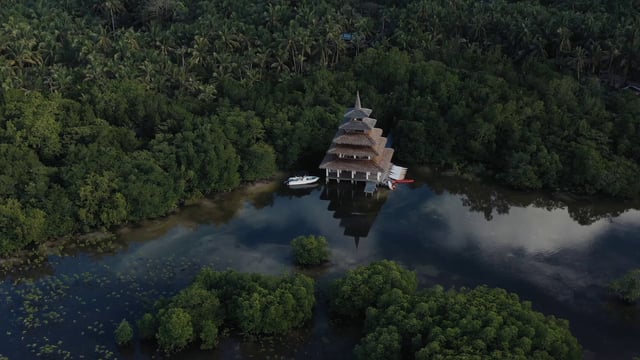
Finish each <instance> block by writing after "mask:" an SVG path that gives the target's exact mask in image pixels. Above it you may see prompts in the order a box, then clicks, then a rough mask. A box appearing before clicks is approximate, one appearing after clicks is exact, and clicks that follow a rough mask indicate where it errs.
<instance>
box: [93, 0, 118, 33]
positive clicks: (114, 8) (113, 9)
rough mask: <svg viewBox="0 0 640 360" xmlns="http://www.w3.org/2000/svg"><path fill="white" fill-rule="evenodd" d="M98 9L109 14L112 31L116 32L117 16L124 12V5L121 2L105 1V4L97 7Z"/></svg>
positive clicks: (115, 0) (114, 0)
mask: <svg viewBox="0 0 640 360" xmlns="http://www.w3.org/2000/svg"><path fill="white" fill-rule="evenodd" d="M97 6H98V8H99V9H100V10H102V11H104V12H107V13H109V17H110V18H111V31H114V32H115V31H116V14H118V13H120V12H122V11H124V5H122V2H121V1H120V0H105V1H104V2H103V3H101V4H98V5H97Z"/></svg>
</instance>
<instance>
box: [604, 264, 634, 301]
mask: <svg viewBox="0 0 640 360" xmlns="http://www.w3.org/2000/svg"><path fill="white" fill-rule="evenodd" d="M609 290H610V291H611V293H613V294H614V295H615V296H616V297H618V298H619V299H620V300H622V301H625V302H627V303H635V302H636V301H637V300H638V299H640V269H634V270H631V271H629V272H628V273H626V274H625V275H624V276H622V277H621V278H619V279H616V280H613V281H611V283H610V284H609Z"/></svg>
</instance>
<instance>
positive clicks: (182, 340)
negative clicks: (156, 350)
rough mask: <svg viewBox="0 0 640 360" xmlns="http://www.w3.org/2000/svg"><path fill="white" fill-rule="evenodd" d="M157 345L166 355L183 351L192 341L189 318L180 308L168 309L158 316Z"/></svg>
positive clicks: (191, 328)
mask: <svg viewBox="0 0 640 360" xmlns="http://www.w3.org/2000/svg"><path fill="white" fill-rule="evenodd" d="M159 325H160V326H159V327H158V333H157V334H156V339H157V340H158V345H159V346H160V349H162V350H163V351H164V352H166V353H172V352H175V351H179V350H181V349H183V348H184V347H185V346H187V344H189V342H190V341H191V340H192V339H193V325H192V324H191V316H190V315H189V313H187V312H186V311H184V310H183V309H181V308H170V309H168V310H166V311H162V312H161V314H160V321H159Z"/></svg>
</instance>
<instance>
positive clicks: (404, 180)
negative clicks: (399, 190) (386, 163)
mask: <svg viewBox="0 0 640 360" xmlns="http://www.w3.org/2000/svg"><path fill="white" fill-rule="evenodd" d="M414 181H415V180H413V179H402V180H393V182H394V183H412V182H414Z"/></svg>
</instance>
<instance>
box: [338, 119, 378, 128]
mask: <svg viewBox="0 0 640 360" xmlns="http://www.w3.org/2000/svg"><path fill="white" fill-rule="evenodd" d="M376 121H377V120H376V119H372V118H364V119H362V120H356V119H351V120H349V121H345V122H344V123H343V124H342V125H340V127H339V128H340V129H343V130H347V131H369V130H371V129H373V128H374V127H376Z"/></svg>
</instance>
